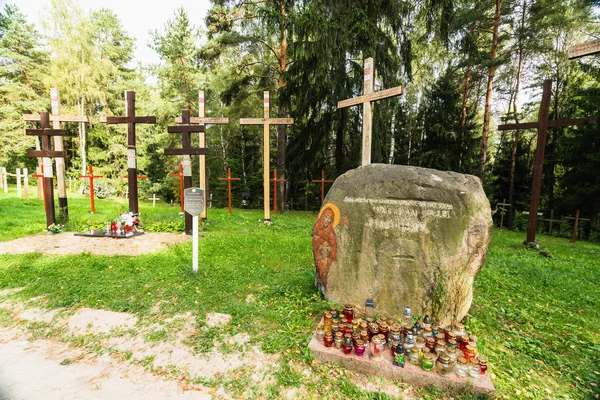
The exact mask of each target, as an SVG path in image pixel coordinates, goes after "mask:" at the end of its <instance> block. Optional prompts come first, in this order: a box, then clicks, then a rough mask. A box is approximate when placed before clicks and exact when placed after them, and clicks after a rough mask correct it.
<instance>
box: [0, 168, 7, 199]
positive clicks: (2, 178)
mask: <svg viewBox="0 0 600 400" xmlns="http://www.w3.org/2000/svg"><path fill="white" fill-rule="evenodd" d="M0 187H2V188H4V193H8V182H7V177H6V168H5V167H2V169H1V170H0Z"/></svg>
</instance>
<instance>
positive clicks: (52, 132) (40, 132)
mask: <svg viewBox="0 0 600 400" xmlns="http://www.w3.org/2000/svg"><path fill="white" fill-rule="evenodd" d="M25 134H26V135H29V136H67V132H65V131H64V130H62V129H25Z"/></svg>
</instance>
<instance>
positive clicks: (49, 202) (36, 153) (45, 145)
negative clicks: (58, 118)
mask: <svg viewBox="0 0 600 400" xmlns="http://www.w3.org/2000/svg"><path fill="white" fill-rule="evenodd" d="M40 122H41V129H26V130H25V134H26V135H36V136H40V137H41V142H42V146H41V148H42V149H41V150H28V151H27V155H28V156H30V157H43V160H42V167H43V170H42V171H43V175H44V201H45V206H44V208H45V210H46V226H50V225H52V224H54V223H56V214H55V213H54V187H53V185H52V159H51V157H63V158H64V157H66V156H67V153H66V152H65V151H64V150H52V149H51V146H50V137H51V136H66V133H65V131H63V130H61V129H50V116H49V114H48V113H47V112H44V113H41V114H40Z"/></svg>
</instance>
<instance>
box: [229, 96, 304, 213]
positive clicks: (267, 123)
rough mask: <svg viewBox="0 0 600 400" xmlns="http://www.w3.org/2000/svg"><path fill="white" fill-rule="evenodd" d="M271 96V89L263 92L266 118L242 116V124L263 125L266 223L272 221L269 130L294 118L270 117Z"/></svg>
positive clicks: (290, 121) (292, 120)
mask: <svg viewBox="0 0 600 400" xmlns="http://www.w3.org/2000/svg"><path fill="white" fill-rule="evenodd" d="M269 107H270V97H269V91H268V90H267V91H265V92H263V116H264V118H241V119H240V124H241V125H263V196H264V197H263V207H264V210H265V214H264V215H265V221H264V222H265V224H270V223H271V209H270V208H271V205H270V204H269V199H270V197H271V194H270V193H269V191H270V185H269V171H270V170H271V169H270V167H269V163H270V155H269V152H270V149H271V144H270V140H269V132H270V127H271V125H292V124H293V123H294V119H293V118H269V113H270V112H269Z"/></svg>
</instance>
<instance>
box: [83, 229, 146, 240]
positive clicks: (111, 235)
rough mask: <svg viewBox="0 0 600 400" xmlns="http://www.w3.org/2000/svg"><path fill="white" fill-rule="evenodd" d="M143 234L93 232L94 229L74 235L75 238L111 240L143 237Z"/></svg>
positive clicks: (131, 232)
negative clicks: (105, 238) (104, 238)
mask: <svg viewBox="0 0 600 400" xmlns="http://www.w3.org/2000/svg"><path fill="white" fill-rule="evenodd" d="M143 234H144V232H133V231H129V232H125V231H123V230H122V231H120V232H115V231H108V232H107V231H105V230H101V231H100V230H94V229H90V230H89V231H87V232H79V233H76V234H75V236H85V237H107V238H113V239H129V238H132V237H134V236H140V235H143Z"/></svg>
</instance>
